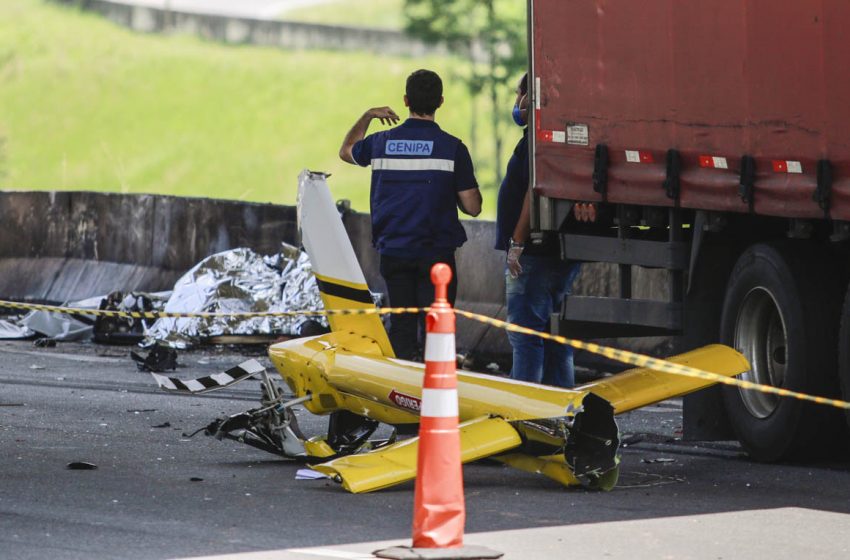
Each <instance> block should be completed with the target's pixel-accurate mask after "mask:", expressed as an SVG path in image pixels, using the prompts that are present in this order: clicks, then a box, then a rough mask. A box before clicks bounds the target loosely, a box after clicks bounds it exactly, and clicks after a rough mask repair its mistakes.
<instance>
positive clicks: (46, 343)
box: [32, 338, 56, 348]
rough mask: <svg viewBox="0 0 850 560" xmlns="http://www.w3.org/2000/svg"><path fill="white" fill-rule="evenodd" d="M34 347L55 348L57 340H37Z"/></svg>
mask: <svg viewBox="0 0 850 560" xmlns="http://www.w3.org/2000/svg"><path fill="white" fill-rule="evenodd" d="M32 345H33V346H35V347H36V348H55V347H56V340H55V339H53V338H36V339H35V340H33V342H32Z"/></svg>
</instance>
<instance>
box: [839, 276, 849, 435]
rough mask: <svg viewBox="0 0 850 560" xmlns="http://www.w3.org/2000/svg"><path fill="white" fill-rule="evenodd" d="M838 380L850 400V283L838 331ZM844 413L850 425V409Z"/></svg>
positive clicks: (842, 393) (842, 394) (845, 395)
mask: <svg viewBox="0 0 850 560" xmlns="http://www.w3.org/2000/svg"><path fill="white" fill-rule="evenodd" d="M838 381H839V384H840V386H841V398H842V399H843V400H845V401H850V285H848V287H847V293H846V295H845V296H844V306H843V307H842V308H841V328H840V329H839V331H838ZM844 414H845V418H846V419H847V425H848V426H850V410H845V411H844Z"/></svg>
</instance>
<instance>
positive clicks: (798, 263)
mask: <svg viewBox="0 0 850 560" xmlns="http://www.w3.org/2000/svg"><path fill="white" fill-rule="evenodd" d="M829 262H830V259H829V256H828V255H827V254H826V253H825V252H820V251H818V250H817V247H816V246H813V244H811V243H808V242H798V243H794V242H785V243H772V244H766V243H761V244H757V245H753V246H751V247H749V248H748V249H747V250H746V251H744V252H743V253H742V254H741V256H740V258H739V259H738V261H737V263H736V264H735V267H734V268H733V269H732V274H731V275H730V277H729V283H728V284H727V288H726V295H725V297H724V303H723V312H722V316H721V324H720V336H721V340H722V341H723V342H724V343H725V344H728V345H730V346H733V347H734V348H736V349H737V350H739V351H740V352H741V353H743V354H744V356H746V357H747V359H748V360H749V361H750V364H751V366H752V369H751V370H750V371H749V372H747V373H746V374H744V375H742V376H741V377H742V378H743V379H746V380H748V381H754V382H757V383H764V384H768V385H773V386H777V387H784V388H786V389H790V390H794V391H800V392H803V393H810V394H815V395H824V396H834V395H836V394H837V393H838V381H837V352H836V344H837V338H838V324H839V306H838V304H837V302H838V301H839V298H840V297H841V293H840V286H839V282H838V280H837V278H838V274H837V273H835V271H833V270H831V267H830V265H829ZM723 400H724V403H725V405H726V410H727V413H728V415H729V420H730V422H731V423H732V427H733V429H734V430H735V433H736V435H737V437H738V440H739V441H740V442H741V444H742V445H743V447H744V449H745V450H746V451H747V453H748V454H749V455H750V456H751V457H752V458H754V459H756V460H758V461H778V460H783V459H800V458H812V457H815V456H817V457H822V456H825V455H830V454H831V450H837V449H838V448H839V447H843V442H840V441H836V438H837V437H838V435H837V434H838V433H839V432H840V431H841V424H842V421H841V415H840V413H839V414H836V409H830V408H828V407H825V406H821V405H816V404H813V403H808V402H804V401H800V400H795V399H790V398H786V397H778V396H774V395H770V394H767V393H759V392H756V391H748V390H742V389H739V388H737V387H730V386H725V387H724V388H723Z"/></svg>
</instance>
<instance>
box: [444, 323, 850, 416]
mask: <svg viewBox="0 0 850 560" xmlns="http://www.w3.org/2000/svg"><path fill="white" fill-rule="evenodd" d="M455 313H457V314H458V315H460V316H461V317H465V318H467V319H471V320H473V321H478V322H479V323H484V324H487V325H492V326H494V327H499V328H502V329H505V330H507V331H511V332H516V333H521V334H527V335H531V336H536V337H539V338H542V339H544V340H551V341H554V342H558V343H560V344H566V345H569V346H572V347H573V348H577V349H579V350H586V351H587V352H592V353H594V354H599V355H600V356H605V357H606V358H609V359H612V360H616V361H618V362H621V363H624V364H630V365H633V366H637V367H643V368H649V369H652V370H655V371H661V372H664V373H672V374H675V375H684V376H686V377H695V378H698V379H706V380H709V381H716V382H717V383H724V384H726V385H733V386H735V387H740V388H742V389H749V390H752V391H760V392H762V393H771V394H774V395H779V396H780V397H789V398H794V399H799V400H803V401H809V402H813V403H817V404H823V405H827V406H834V407H836V408H842V409H844V410H850V402H846V401H842V400H838V399H829V398H826V397H818V396H815V395H807V394H806V393H800V392H797V391H790V390H788V389H782V388H779V387H773V386H771V385H761V384H759V383H753V382H752V381H745V380H743V379H738V378H736V377H724V376H722V375H718V374H716V373H711V372H710V371H705V370H702V369H697V368H693V367H689V366H684V365H682V364H674V363H673V362H668V361H667V360H662V359H659V358H653V357H652V356H647V355H646V354H638V353H636V352H629V351H628V350H618V349H616V348H611V347H608V346H602V345H600V344H596V343H594V342H583V341H581V340H574V339H571V338H566V337H563V336H558V335H554V334H549V333H545V332H539V331H535V330H533V329H528V328H526V327H521V326H519V325H515V324H513V323H508V322H506V321H500V320H498V319H493V318H490V317H487V316H486V315H479V314H477V313H471V312H469V311H463V310H462V309H455Z"/></svg>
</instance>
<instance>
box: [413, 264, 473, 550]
mask: <svg viewBox="0 0 850 560" xmlns="http://www.w3.org/2000/svg"><path fill="white" fill-rule="evenodd" d="M451 279H452V269H451V268H449V266H448V265H445V264H437V265H435V266H434V267H433V268H432V269H431V281H432V282H434V288H435V292H436V293H435V296H436V297H435V301H434V303H433V304H432V305H431V311H430V312H429V313H428V315H427V316H426V317H425V325H426V327H427V334H426V335H425V379H424V380H423V382H422V405H421V410H420V413H419V451H418V456H417V468H416V494H415V497H414V505H413V547H414V548H456V547H460V546H463V525H464V523H465V522H466V504H465V503H464V499H463V471H462V470H461V463H460V434H459V433H458V430H457V424H458V421H457V414H458V409H457V372H456V371H455V370H456V368H457V357H456V354H455V314H454V310H453V309H452V306H451V305H450V304H449V302H448V298H447V291H448V285H449V282H451Z"/></svg>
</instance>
